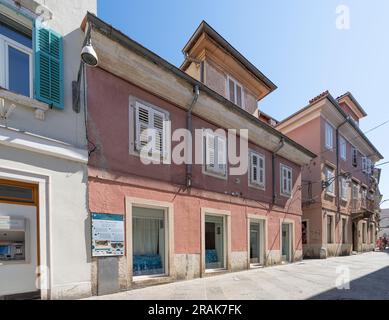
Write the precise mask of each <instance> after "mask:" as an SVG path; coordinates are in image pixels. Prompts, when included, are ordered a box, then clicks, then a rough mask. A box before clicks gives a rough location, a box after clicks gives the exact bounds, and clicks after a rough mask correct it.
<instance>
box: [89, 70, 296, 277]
mask: <svg viewBox="0 0 389 320" xmlns="http://www.w3.org/2000/svg"><path fill="white" fill-rule="evenodd" d="M87 83H88V123H87V126H88V136H89V140H90V141H91V142H92V144H93V145H95V146H96V149H95V151H94V152H93V153H92V154H91V156H90V161H89V208H90V210H91V212H101V213H112V214H123V215H125V216H127V218H128V212H127V208H128V207H126V198H128V197H130V198H136V199H145V200H147V201H154V202H156V203H169V204H171V206H172V208H173V209H174V224H173V225H170V226H169V227H170V232H171V233H172V234H173V238H174V240H173V243H172V247H173V248H174V249H173V251H172V252H171V255H173V256H172V257H169V259H171V261H172V263H171V264H170V266H169V269H170V270H169V275H170V276H171V277H173V278H178V279H188V278H193V277H198V276H202V275H204V272H203V271H204V270H202V266H201V263H202V262H201V261H202V259H203V257H202V255H203V254H204V253H203V252H202V239H203V237H204V235H203V234H202V220H201V217H202V211H203V210H205V209H204V208H207V210H209V209H211V211H212V210H213V209H214V210H215V211H216V212H220V211H222V212H227V213H228V215H229V216H228V221H229V225H230V229H228V232H227V234H226V238H227V239H225V240H226V246H227V244H228V250H227V251H228V252H227V255H228V263H227V266H226V270H227V271H234V270H243V269H247V268H250V261H249V254H250V253H249V239H248V226H249V224H250V219H252V218H253V217H254V218H255V217H258V218H260V219H261V221H264V226H265V227H264V241H263V255H264V258H265V259H264V263H263V264H265V265H272V264H277V263H280V262H281V259H282V257H281V246H282V244H281V242H282V241H281V232H282V224H283V223H288V224H290V225H291V226H292V228H293V230H291V238H292V241H291V255H290V261H296V260H300V259H301V256H302V243H301V217H302V209H301V168H300V166H299V165H297V164H294V163H292V162H290V161H288V160H286V159H283V158H280V157H278V156H277V157H276V158H275V170H274V172H275V181H276V184H275V193H276V198H275V202H274V203H273V185H272V184H273V178H272V172H273V170H272V153H271V152H270V151H269V150H265V149H263V148H261V147H259V146H256V145H254V144H252V143H250V145H249V147H250V149H252V150H255V151H257V152H259V153H261V154H263V155H264V157H265V163H266V172H265V176H266V179H265V181H266V183H265V184H266V186H265V190H260V189H257V188H252V187H250V186H249V181H248V179H249V178H248V174H245V175H242V176H238V177H237V176H228V178H227V179H220V178H215V177H212V176H209V175H205V174H204V173H203V169H202V166H201V165H194V166H193V184H192V188H190V189H187V188H186V186H185V183H186V166H185V165H176V164H171V165H162V164H161V165H144V164H142V162H141V160H140V158H139V156H137V155H134V154H132V153H131V152H129V150H130V149H131V141H130V138H129V136H131V134H130V135H129V132H133V130H134V127H133V126H134V124H133V123H132V122H131V116H130V112H131V111H130V108H129V101H137V100H140V101H143V102H146V103H148V104H152V105H155V106H157V107H159V108H161V109H163V110H165V111H167V112H168V113H169V117H170V120H171V124H172V132H173V131H174V130H175V129H178V128H186V112H185V111H184V110H183V109H181V108H180V107H178V106H176V105H174V104H172V103H170V102H169V101H167V100H166V99H161V98H159V97H157V96H155V95H153V94H151V93H150V92H147V91H145V90H143V89H142V88H139V87H137V86H135V85H133V84H131V83H129V82H126V81H124V80H122V79H120V78H118V77H116V76H114V75H113V74H110V73H108V72H106V71H104V70H102V69H99V68H96V69H88V70H87ZM196 128H210V129H217V128H216V127H215V126H214V125H213V124H212V121H209V120H206V119H201V118H199V117H197V116H194V117H193V129H196ZM224 129H225V128H224ZM174 146H175V143H174V142H173V145H172V147H173V148H174ZM238 147H239V146H238ZM280 164H284V165H287V166H288V167H290V168H291V169H292V172H293V192H292V197H291V198H288V197H284V196H282V195H281V194H280ZM231 193H240V194H241V196H240V197H234V196H231ZM126 236H127V237H131V230H126ZM131 254H132V253H131V252H128V251H127V255H131ZM124 268H126V267H124ZM130 269H131V268H130V266H127V271H128V270H130ZM188 270H190V271H189V272H188ZM129 276H130V277H131V276H132V275H129Z"/></svg>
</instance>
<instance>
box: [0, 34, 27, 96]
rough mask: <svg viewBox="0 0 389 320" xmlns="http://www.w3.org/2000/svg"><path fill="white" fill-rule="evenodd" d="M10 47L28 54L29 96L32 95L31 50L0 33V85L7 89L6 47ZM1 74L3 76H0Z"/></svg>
mask: <svg viewBox="0 0 389 320" xmlns="http://www.w3.org/2000/svg"><path fill="white" fill-rule="evenodd" d="M9 47H12V48H14V49H16V50H19V51H21V52H22V53H24V54H27V55H28V56H29V78H30V96H29V98H33V95H34V81H33V78H34V77H33V50H32V49H30V48H28V47H26V46H24V45H22V44H20V43H18V42H17V41H15V40H12V39H10V38H8V37H6V36H4V35H1V34H0V85H1V86H3V87H4V88H6V89H7V90H9V54H8V48H9ZM1 74H2V75H3V76H1Z"/></svg>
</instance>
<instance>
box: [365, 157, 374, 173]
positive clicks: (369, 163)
mask: <svg viewBox="0 0 389 320" xmlns="http://www.w3.org/2000/svg"><path fill="white" fill-rule="evenodd" d="M366 166H367V168H366V173H367V174H372V173H373V161H372V160H370V159H367V160H366Z"/></svg>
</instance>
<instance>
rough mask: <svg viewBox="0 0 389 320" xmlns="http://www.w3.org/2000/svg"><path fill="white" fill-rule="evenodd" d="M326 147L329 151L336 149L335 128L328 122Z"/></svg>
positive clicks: (326, 125) (326, 126)
mask: <svg viewBox="0 0 389 320" xmlns="http://www.w3.org/2000/svg"><path fill="white" fill-rule="evenodd" d="M325 146H326V148H327V149H328V150H332V149H333V148H334V128H333V127H332V126H331V125H330V124H329V123H328V122H326V124H325Z"/></svg>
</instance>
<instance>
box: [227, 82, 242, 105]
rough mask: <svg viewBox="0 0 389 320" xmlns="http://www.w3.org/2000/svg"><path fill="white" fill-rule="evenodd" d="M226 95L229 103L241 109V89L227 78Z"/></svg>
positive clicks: (239, 85) (240, 86)
mask: <svg viewBox="0 0 389 320" xmlns="http://www.w3.org/2000/svg"><path fill="white" fill-rule="evenodd" d="M227 94H228V99H229V100H230V101H231V102H233V103H235V104H236V105H238V106H239V107H241V108H243V87H242V85H241V84H239V83H238V82H237V81H236V80H234V79H233V78H231V77H229V76H228V77H227Z"/></svg>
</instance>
